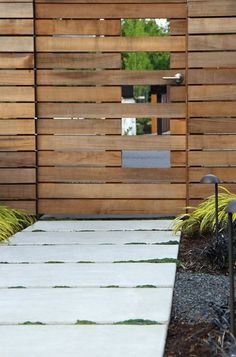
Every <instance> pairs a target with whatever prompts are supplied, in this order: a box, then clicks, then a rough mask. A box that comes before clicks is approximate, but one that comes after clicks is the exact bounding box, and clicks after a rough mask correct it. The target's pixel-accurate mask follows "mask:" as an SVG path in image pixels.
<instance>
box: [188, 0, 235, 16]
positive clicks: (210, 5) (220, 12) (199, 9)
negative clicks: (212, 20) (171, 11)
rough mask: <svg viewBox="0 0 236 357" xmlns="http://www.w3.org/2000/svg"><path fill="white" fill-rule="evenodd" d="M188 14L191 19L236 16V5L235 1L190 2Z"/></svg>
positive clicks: (202, 0)
mask: <svg viewBox="0 0 236 357" xmlns="http://www.w3.org/2000/svg"><path fill="white" fill-rule="evenodd" d="M188 14H189V16H190V17H217V16H235V15H236V3H235V1H234V0H224V1H221V0H209V1H205V0H201V1H197V2H195V1H190V2H189V3H188Z"/></svg>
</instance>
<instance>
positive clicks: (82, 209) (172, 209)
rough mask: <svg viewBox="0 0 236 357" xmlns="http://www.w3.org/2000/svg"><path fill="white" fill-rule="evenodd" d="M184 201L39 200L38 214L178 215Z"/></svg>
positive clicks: (181, 210) (184, 203) (183, 205)
mask: <svg viewBox="0 0 236 357" xmlns="http://www.w3.org/2000/svg"><path fill="white" fill-rule="evenodd" d="M185 206H186V201H185V200H172V201H171V204H170V202H169V201H168V200H127V199H126V200H125V199H124V200H87V199H78V200H53V199H52V200H46V199H40V200H39V213H45V212H47V213H48V214H50V213H52V214H59V213H61V214H63V213H64V214H65V213H66V214H70V213H78V214H79V213H81V214H106V213H107V214H123V215H124V214H169V215H170V214H173V215H175V214H178V213H181V212H183V207H185Z"/></svg>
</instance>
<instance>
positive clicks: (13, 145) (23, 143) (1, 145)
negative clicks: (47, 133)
mask: <svg viewBox="0 0 236 357" xmlns="http://www.w3.org/2000/svg"><path fill="white" fill-rule="evenodd" d="M17 150H21V151H30V150H35V137H34V136H7V135H5V136H0V151H17Z"/></svg>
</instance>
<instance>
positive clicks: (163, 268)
mask: <svg viewBox="0 0 236 357" xmlns="http://www.w3.org/2000/svg"><path fill="white" fill-rule="evenodd" d="M175 271H176V265H175V264H145V263H143V264H138V263H137V264H132V263H127V264H113V263H107V264H74V263H67V264H0V288H6V287H16V286H23V287H31V288H36V287H55V286H70V287H100V286H103V287H105V286H111V285H113V286H114V285H115V286H120V287H136V286H140V285H154V286H158V287H173V286H174V281H175Z"/></svg>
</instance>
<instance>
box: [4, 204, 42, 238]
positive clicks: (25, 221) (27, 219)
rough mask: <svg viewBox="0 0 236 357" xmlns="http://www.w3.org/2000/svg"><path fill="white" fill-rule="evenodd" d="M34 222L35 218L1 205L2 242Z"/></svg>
mask: <svg viewBox="0 0 236 357" xmlns="http://www.w3.org/2000/svg"><path fill="white" fill-rule="evenodd" d="M34 222H35V218H34V217H33V216H30V215H28V214H27V213H25V212H24V211H22V210H18V209H12V208H9V207H5V206H2V205H0V242H1V241H5V240H7V239H8V238H9V237H10V236H12V235H13V234H15V233H16V232H19V231H20V230H22V229H24V228H26V227H28V226H30V225H31V224H33V223H34Z"/></svg>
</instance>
